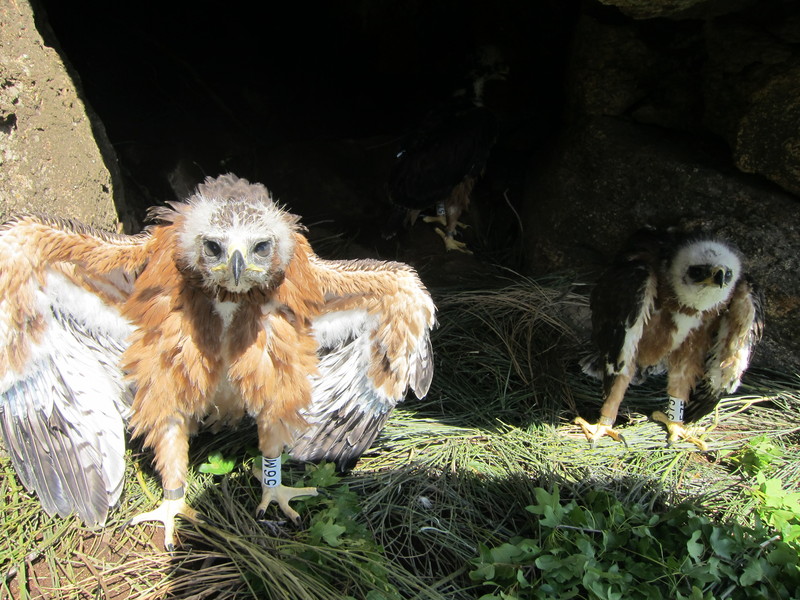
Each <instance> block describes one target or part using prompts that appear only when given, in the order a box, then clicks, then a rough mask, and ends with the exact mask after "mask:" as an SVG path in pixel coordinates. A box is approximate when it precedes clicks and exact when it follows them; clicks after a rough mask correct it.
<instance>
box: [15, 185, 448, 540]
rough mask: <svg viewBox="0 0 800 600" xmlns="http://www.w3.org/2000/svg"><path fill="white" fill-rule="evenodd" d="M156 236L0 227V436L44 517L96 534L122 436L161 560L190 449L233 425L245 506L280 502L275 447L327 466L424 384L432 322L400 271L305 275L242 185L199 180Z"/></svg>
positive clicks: (49, 222) (310, 259)
mask: <svg viewBox="0 0 800 600" xmlns="http://www.w3.org/2000/svg"><path fill="white" fill-rule="evenodd" d="M152 215H153V217H154V218H155V219H156V221H157V224H155V225H152V226H150V227H149V228H148V229H146V230H145V231H144V232H143V233H141V234H139V235H133V236H126V235H115V234H111V233H105V232H102V231H98V230H95V229H92V228H89V227H87V226H84V225H81V224H79V223H75V222H72V221H68V220H63V219H58V218H54V217H47V216H42V215H23V216H18V217H15V218H13V219H11V220H10V221H8V222H6V223H5V224H3V225H2V227H0V427H2V431H3V436H4V438H5V442H6V447H7V448H8V452H9V454H10V455H11V458H12V460H13V463H14V466H15V468H16V471H17V473H18V474H19V477H20V479H21V480H22V482H23V483H24V485H25V486H26V487H27V488H28V489H30V490H35V491H36V493H37V494H38V496H39V498H40V500H41V502H42V504H43V507H44V509H45V511H46V512H47V513H49V514H55V513H58V514H60V515H62V516H66V515H68V514H70V513H72V512H75V513H77V514H78V515H79V516H80V518H81V519H82V520H83V521H84V522H86V523H87V524H89V525H100V524H103V523H104V522H105V520H106V518H107V513H108V511H109V508H110V507H113V506H114V505H115V504H116V502H117V501H118V499H119V497H120V493H121V490H122V484H123V474H124V467H125V462H124V452H125V424H126V423H129V425H130V427H131V429H132V431H133V434H134V435H135V436H141V437H142V438H143V439H144V443H145V446H147V447H150V448H152V449H153V451H154V455H155V466H156V468H157V470H158V472H159V474H160V475H161V480H162V485H163V488H164V500H163V502H162V503H161V504H160V505H159V506H158V508H156V509H155V510H153V511H150V512H147V513H144V514H142V515H139V516H137V517H135V518H134V519H133V522H134V523H138V522H141V521H146V520H157V521H161V522H163V523H164V526H165V544H166V546H167V548H169V549H171V548H173V547H174V536H173V534H174V518H175V516H176V515H178V514H182V515H184V516H187V517H189V518H195V517H197V513H196V512H195V511H194V510H193V509H191V508H190V507H188V506H187V504H186V502H185V494H184V491H185V485H186V474H187V469H188V447H189V438H190V436H191V434H193V433H194V432H195V431H197V429H198V427H200V426H203V425H210V424H215V425H216V426H219V425H224V424H226V423H233V422H236V421H238V420H239V419H240V418H241V417H243V416H244V415H250V416H251V417H253V419H254V420H255V422H256V425H257V430H258V443H259V449H260V451H261V453H262V454H263V465H264V466H263V477H262V478H261V485H262V501H261V503H260V504H259V505H258V508H257V514H263V512H264V511H265V509H266V508H267V506H268V505H269V503H270V502H272V501H275V502H277V503H278V504H279V506H280V507H281V509H282V510H283V512H284V513H285V514H286V515H287V516H289V517H290V518H292V519H295V520H296V519H297V518H298V515H297V513H296V512H295V511H294V510H293V509H292V508H290V507H289V501H290V500H291V499H292V498H294V497H296V496H301V495H309V494H315V493H316V490H314V489H313V488H301V489H293V488H289V487H285V486H283V485H281V482H280V456H281V452H282V450H284V447H288V448H290V450H291V452H292V453H293V454H294V455H295V456H296V457H298V458H300V459H313V460H320V459H329V460H334V461H336V462H337V463H339V465H340V466H342V467H345V466H349V465H350V464H352V463H353V462H354V461H355V460H357V459H358V457H359V456H360V454H361V453H362V452H363V451H364V450H365V449H366V448H368V447H369V446H370V445H371V444H372V442H373V440H374V439H375V437H376V435H377V434H378V432H379V431H380V429H381V428H382V426H383V424H384V422H385V421H386V419H387V417H388V415H389V413H390V412H391V410H392V408H393V407H394V406H395V404H397V402H399V401H401V400H402V399H403V397H404V395H405V393H406V391H407V389H408V388H410V389H411V390H413V391H414V393H415V394H416V395H417V396H419V397H422V396H424V395H425V393H426V392H427V390H428V387H429V385H430V382H431V376H432V369H433V363H432V352H431V345H430V335H429V334H430V330H431V328H432V327H433V325H434V319H435V315H434V313H435V309H434V305H433V302H432V300H431V297H430V295H429V294H428V292H427V290H426V289H425V287H424V286H423V284H422V283H421V282H420V280H419V278H418V276H417V274H416V272H415V271H414V270H413V269H412V268H410V267H408V266H407V265H404V264H400V263H391V262H379V261H375V260H356V261H331V260H323V259H321V258H319V257H318V256H317V255H316V254H314V252H313V251H312V249H311V247H310V246H309V243H308V241H307V240H306V238H305V237H304V236H303V235H302V234H301V228H300V226H299V223H298V218H297V217H295V216H294V215H291V214H290V213H288V212H286V211H285V210H283V209H282V208H281V207H279V206H278V205H277V204H276V203H275V202H274V201H273V200H272V198H271V196H270V193H269V192H268V190H267V189H266V188H265V187H264V186H263V185H260V184H254V183H249V182H248V181H247V180H245V179H239V178H237V177H235V176H233V175H224V176H221V177H219V178H217V179H212V178H209V179H207V180H206V181H205V183H203V184H201V185H199V186H198V188H197V190H196V192H195V193H194V194H193V195H191V196H190V197H189V198H188V199H186V200H185V201H184V202H174V203H171V204H170V205H169V206H168V207H163V208H158V209H155V210H154V211H153V212H152Z"/></svg>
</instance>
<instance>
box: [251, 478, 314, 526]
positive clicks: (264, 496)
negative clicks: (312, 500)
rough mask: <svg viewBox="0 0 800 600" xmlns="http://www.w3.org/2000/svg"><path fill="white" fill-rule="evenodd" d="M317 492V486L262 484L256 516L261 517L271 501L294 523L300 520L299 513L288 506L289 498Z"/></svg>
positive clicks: (312, 494)
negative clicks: (267, 485)
mask: <svg viewBox="0 0 800 600" xmlns="http://www.w3.org/2000/svg"><path fill="white" fill-rule="evenodd" d="M317 494H318V492H317V488H314V487H305V488H293V487H287V486H285V485H276V486H274V487H266V486H262V488H261V504H259V505H258V508H256V518H257V519H263V518H264V514H265V513H266V511H267V507H268V506H269V505H270V503H271V502H275V503H276V504H277V505H278V506H279V507H280V509H281V510H282V511H283V514H284V515H286V516H287V517H289V519H291V521H292V522H293V523H295V524H298V523H299V522H300V515H299V514H298V513H297V511H296V510H294V509H293V508H292V507H291V506H289V500H292V499H294V498H297V497H298V496H316V495H317Z"/></svg>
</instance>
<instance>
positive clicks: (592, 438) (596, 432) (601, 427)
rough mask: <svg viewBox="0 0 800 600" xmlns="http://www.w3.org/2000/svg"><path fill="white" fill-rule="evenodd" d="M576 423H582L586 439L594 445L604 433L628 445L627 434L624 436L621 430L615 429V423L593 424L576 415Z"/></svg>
mask: <svg viewBox="0 0 800 600" xmlns="http://www.w3.org/2000/svg"><path fill="white" fill-rule="evenodd" d="M574 423H575V424H576V425H580V426H581V429H583V434H584V435H585V436H586V439H587V440H589V442H590V443H591V444H592V447H594V446H596V445H597V440H599V439H600V438H601V437H603V436H604V435H607V436H608V437H610V438H611V439H613V440H615V441H617V442H622V443H623V444H625V446H626V447H627V446H628V442H626V441H625V436H623V435H622V434H621V433H620V432H619V431H617V430H616V429H614V426H613V425H605V424H603V423H596V424H594V425H593V424H591V423H589V422H588V421H587V420H586V419H584V418H583V417H575V421H574Z"/></svg>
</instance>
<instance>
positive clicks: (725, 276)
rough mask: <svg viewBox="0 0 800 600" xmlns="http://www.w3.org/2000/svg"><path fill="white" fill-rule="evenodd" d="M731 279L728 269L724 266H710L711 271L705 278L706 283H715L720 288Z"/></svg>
mask: <svg viewBox="0 0 800 600" xmlns="http://www.w3.org/2000/svg"><path fill="white" fill-rule="evenodd" d="M730 279H731V273H730V269H727V268H725V267H711V273H710V275H709V277H708V279H707V280H706V283H707V284H708V285H716V286H718V287H720V288H723V287H725V286H726V285H727V284H728V282H729V281H730Z"/></svg>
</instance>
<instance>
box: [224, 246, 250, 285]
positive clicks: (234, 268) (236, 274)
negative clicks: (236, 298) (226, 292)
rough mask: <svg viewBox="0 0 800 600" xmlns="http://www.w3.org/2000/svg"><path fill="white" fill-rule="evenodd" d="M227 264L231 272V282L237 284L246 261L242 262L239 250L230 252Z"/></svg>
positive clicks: (242, 257)
mask: <svg viewBox="0 0 800 600" xmlns="http://www.w3.org/2000/svg"><path fill="white" fill-rule="evenodd" d="M228 266H229V267H230V270H231V273H233V282H234V283H235V284H236V285H239V278H240V277H241V276H242V272H243V271H244V270H245V269H246V268H247V263H245V262H244V256H242V253H241V251H240V250H234V251H233V254H231V256H230V258H229V259H228Z"/></svg>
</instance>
